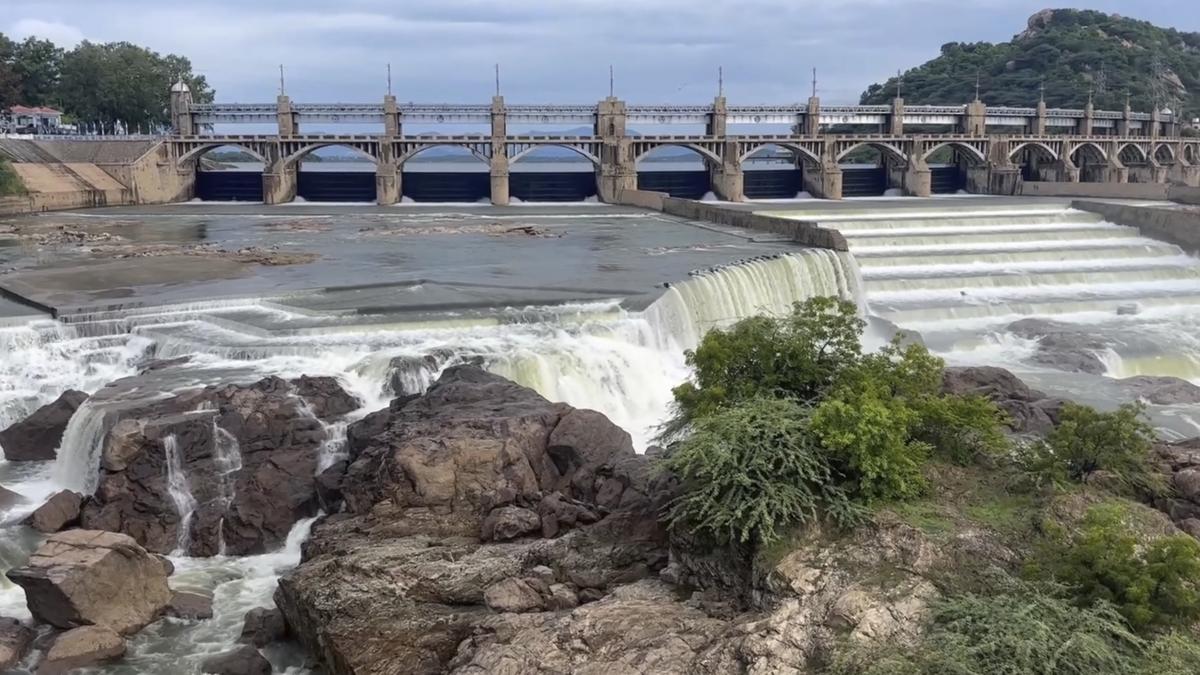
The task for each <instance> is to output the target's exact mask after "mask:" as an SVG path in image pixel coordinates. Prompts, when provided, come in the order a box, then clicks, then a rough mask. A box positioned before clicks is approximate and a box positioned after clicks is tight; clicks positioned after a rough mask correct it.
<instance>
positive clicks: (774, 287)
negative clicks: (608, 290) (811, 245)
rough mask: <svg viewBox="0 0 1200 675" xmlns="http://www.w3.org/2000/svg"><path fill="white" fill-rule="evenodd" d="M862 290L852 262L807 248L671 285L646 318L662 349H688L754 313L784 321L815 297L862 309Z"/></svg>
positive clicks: (706, 272)
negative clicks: (847, 302) (795, 307)
mask: <svg viewBox="0 0 1200 675" xmlns="http://www.w3.org/2000/svg"><path fill="white" fill-rule="evenodd" d="M860 288H861V280H860V276H859V271H858V267H857V265H856V264H855V262H854V259H853V258H852V257H850V256H849V255H847V254H845V253H839V252H836V251H830V250H826V249H807V250H804V251H800V252H798V253H789V254H784V255H780V256H776V257H771V258H766V259H755V260H751V261H748V262H743V263H736V264H733V265H727V266H724V267H720V268H717V269H715V270H712V271H705V272H700V273H696V274H694V275H693V276H692V278H690V279H688V280H687V281H684V282H682V283H678V284H672V285H671V287H670V288H668V289H667V292H666V293H665V294H664V295H663V296H662V297H661V298H659V300H658V301H656V302H655V303H654V304H653V305H651V306H650V308H649V309H647V310H646V312H645V315H646V317H647V318H648V320H649V321H650V322H651V324H652V325H653V326H654V328H655V331H656V333H657V334H658V336H659V339H660V340H661V341H662V342H661V344H660V346H661V347H662V348H665V349H669V348H672V347H681V348H684V349H692V348H694V347H695V346H696V345H698V344H699V343H700V338H702V337H703V336H704V333H706V332H708V331H709V330H710V329H712V328H720V327H724V326H728V325H730V324H732V323H734V322H736V321H737V320H739V319H743V318H746V317H747V316H752V315H756V314H764V315H769V316H783V315H786V314H787V313H789V312H790V311H791V309H792V305H794V304H795V303H797V302H801V301H804V300H807V299H809V298H813V297H820V296H837V297H840V298H843V299H846V300H851V301H854V302H856V303H857V304H859V306H860V307H861V308H864V309H865V307H864V305H863V302H864V301H863V296H862V293H861V291H860Z"/></svg>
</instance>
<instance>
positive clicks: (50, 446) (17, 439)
mask: <svg viewBox="0 0 1200 675" xmlns="http://www.w3.org/2000/svg"><path fill="white" fill-rule="evenodd" d="M87 398H88V395H87V394H85V393H83V392H82V391H75V390H72V389H68V390H67V391H65V392H63V393H62V395H61V396H59V397H58V398H57V399H56V400H55V401H54V402H53V403H48V404H46V405H44V406H42V407H41V408H38V409H37V410H36V411H34V413H33V414H32V415H30V416H29V417H26V418H25V419H24V420H22V421H20V422H17V423H16V424H13V425H12V426H10V427H8V428H7V429H5V430H3V431H0V447H3V448H4V457H5V459H7V460H8V461H10V462H29V461H41V460H48V459H54V458H55V456H56V455H57V453H58V446H59V444H60V443H62V436H63V432H64V431H66V429H67V423H68V422H70V421H71V416H72V415H74V414H75V411H76V410H78V409H79V406H81V405H83V402H84V401H86V400H87Z"/></svg>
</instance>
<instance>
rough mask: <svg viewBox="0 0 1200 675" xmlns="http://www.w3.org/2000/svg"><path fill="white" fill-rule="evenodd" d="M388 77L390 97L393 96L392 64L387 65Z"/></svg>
mask: <svg viewBox="0 0 1200 675" xmlns="http://www.w3.org/2000/svg"><path fill="white" fill-rule="evenodd" d="M387 75H388V83H387V84H388V96H391V95H392V64H390V63H389V64H387Z"/></svg>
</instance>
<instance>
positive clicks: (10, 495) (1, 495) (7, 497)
mask: <svg viewBox="0 0 1200 675" xmlns="http://www.w3.org/2000/svg"><path fill="white" fill-rule="evenodd" d="M24 501H25V498H24V497H23V496H21V495H19V494H17V493H16V492H13V491H12V490H9V489H8V488H6V487H4V486H3V485H0V509H11V508H12V507H14V506H16V505H17V504H21V503H24Z"/></svg>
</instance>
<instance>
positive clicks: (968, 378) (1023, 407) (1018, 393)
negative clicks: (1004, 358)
mask: <svg viewBox="0 0 1200 675" xmlns="http://www.w3.org/2000/svg"><path fill="white" fill-rule="evenodd" d="M942 391H944V392H945V393H947V394H955V395H959V396H964V395H975V396H982V397H984V398H987V399H989V400H991V401H992V402H993V403H995V404H996V405H997V406H999V407H1000V409H1001V410H1003V411H1004V412H1006V413H1007V414H1008V416H1009V420H1010V421H1009V426H1010V427H1011V429H1012V430H1013V431H1015V432H1017V433H1029V434H1047V433H1049V432H1050V431H1052V430H1053V429H1054V427H1055V425H1057V424H1058V420H1059V415H1060V414H1061V412H1062V407H1063V405H1064V403H1065V401H1063V400H1061V399H1055V398H1047V397H1046V395H1045V394H1043V393H1042V392H1040V391H1038V390H1036V389H1031V388H1030V387H1029V385H1027V384H1025V383H1024V382H1023V381H1021V379H1020V378H1019V377H1017V376H1016V375H1013V374H1012V373H1010V372H1009V371H1007V370H1005V369H1003V368H996V367H994V366H970V367H955V368H947V369H946V370H945V372H944V373H943V376H942Z"/></svg>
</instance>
